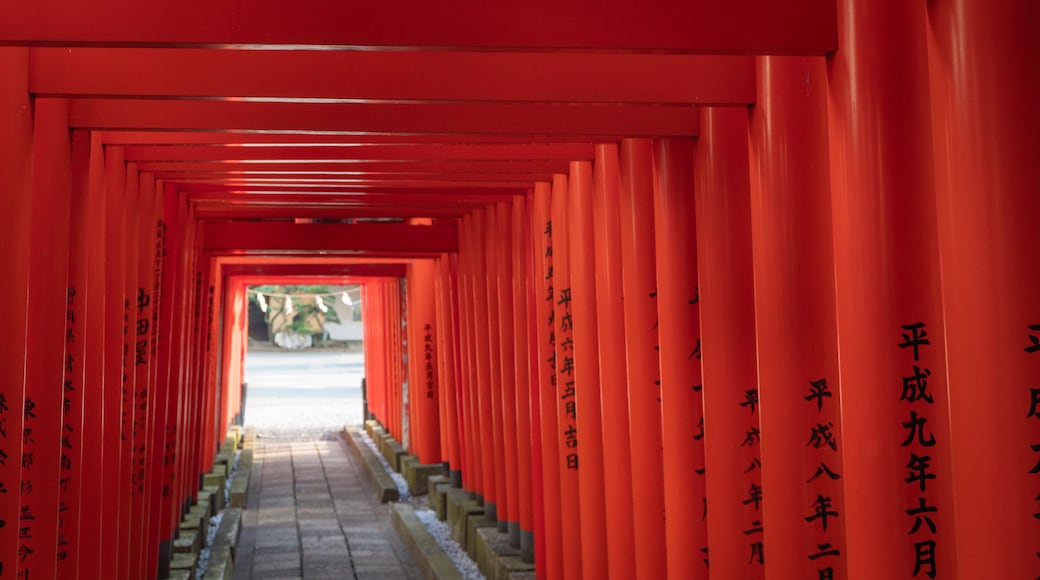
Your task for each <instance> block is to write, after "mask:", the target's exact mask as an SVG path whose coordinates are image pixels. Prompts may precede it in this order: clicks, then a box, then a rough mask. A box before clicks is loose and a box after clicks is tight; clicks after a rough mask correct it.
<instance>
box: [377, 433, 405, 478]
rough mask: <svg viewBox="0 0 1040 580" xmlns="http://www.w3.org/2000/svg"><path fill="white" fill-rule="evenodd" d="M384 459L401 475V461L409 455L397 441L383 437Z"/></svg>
mask: <svg viewBox="0 0 1040 580" xmlns="http://www.w3.org/2000/svg"><path fill="white" fill-rule="evenodd" d="M382 451H383V458H384V459H386V462H387V463H389V464H390V467H391V468H393V470H394V471H396V472H398V473H401V459H402V458H403V457H404V456H405V455H408V453H407V452H406V451H405V450H404V447H401V444H400V443H398V442H397V440H396V439H394V438H393V437H390V436H386V437H383V449H382Z"/></svg>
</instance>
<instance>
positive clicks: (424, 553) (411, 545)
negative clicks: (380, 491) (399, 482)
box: [390, 503, 459, 579]
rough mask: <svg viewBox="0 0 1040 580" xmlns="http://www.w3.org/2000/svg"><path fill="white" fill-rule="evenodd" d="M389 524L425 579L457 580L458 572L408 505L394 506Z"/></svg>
mask: <svg viewBox="0 0 1040 580" xmlns="http://www.w3.org/2000/svg"><path fill="white" fill-rule="evenodd" d="M390 522H391V523H392V524H393V526H394V531H396V532H397V535H398V536H399V537H400V538H401V541H402V542H403V543H404V545H405V546H406V547H407V548H408V550H409V551H410V552H411V553H412V557H413V559H414V560H415V563H416V564H417V565H418V567H419V569H420V571H421V572H422V574H423V577H425V578H444V579H448V578H458V577H459V572H458V570H457V569H456V568H455V564H454V563H452V561H451V558H449V557H448V556H447V554H445V553H444V550H442V549H441V547H440V545H438V544H437V540H435V539H434V538H433V536H432V535H430V532H429V531H427V530H426V526H424V525H423V523H422V522H421V521H419V518H418V517H417V516H416V515H415V511H414V510H413V509H412V507H411V506H410V505H408V504H400V503H399V504H394V506H393V508H392V509H391V510H390Z"/></svg>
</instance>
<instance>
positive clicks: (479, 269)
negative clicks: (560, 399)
mask: <svg viewBox="0 0 1040 580" xmlns="http://www.w3.org/2000/svg"><path fill="white" fill-rule="evenodd" d="M472 218H473V229H472V231H471V234H472V237H471V238H470V240H471V242H472V243H473V245H472V246H471V248H473V251H474V252H473V258H472V260H473V261H472V266H473V277H472V280H471V284H472V292H473V306H474V309H473V326H474V328H475V332H474V335H473V336H474V339H475V341H476V342H475V344H476V349H475V350H474V358H475V359H476V363H477V364H476V367H477V375H476V382H475V383H474V396H475V398H476V401H477V405H478V407H477V409H476V411H477V412H476V413H475V414H476V415H478V416H479V418H480V423H479V431H478V432H477V433H478V436H479V437H481V438H482V442H481V462H480V470H481V475H480V480H481V484H482V488H483V489H482V490H481V491H482V493H483V498H482V499H483V501H484V506H485V508H486V509H487V512H488V515H489V516H491V515H494V510H495V507H494V506H495V505H496V503H497V502H498V487H497V485H496V480H495V465H494V463H495V461H494V457H495V445H494V437H493V434H494V433H493V432H494V424H495V423H494V419H493V406H492V403H491V390H492V389H491V380H492V379H491V347H490V340H491V339H490V337H489V334H490V333H489V329H488V325H487V322H485V321H487V320H489V317H488V313H487V311H488V292H487V278H488V274H487V267H486V259H485V255H484V254H485V253H486V252H487V250H488V249H487V247H486V244H487V242H486V228H485V226H486V220H485V212H483V211H477V212H474V213H473V215H472ZM488 504H490V506H489V505H488Z"/></svg>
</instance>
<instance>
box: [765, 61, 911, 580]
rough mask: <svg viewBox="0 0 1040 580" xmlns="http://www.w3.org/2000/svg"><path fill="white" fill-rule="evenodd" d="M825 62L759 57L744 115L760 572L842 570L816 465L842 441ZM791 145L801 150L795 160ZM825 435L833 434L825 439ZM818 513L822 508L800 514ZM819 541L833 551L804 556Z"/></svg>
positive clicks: (835, 454)
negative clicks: (757, 403)
mask: <svg viewBox="0 0 1040 580" xmlns="http://www.w3.org/2000/svg"><path fill="white" fill-rule="evenodd" d="M825 65H826V63H824V62H823V61H822V60H821V59H810V58H804V59H802V58H799V59H781V58H774V57H762V58H761V59H760V62H759V75H760V83H759V87H760V93H761V94H760V99H759V104H758V105H756V107H755V109H754V110H753V111H752V114H751V122H750V126H751V129H750V137H751V139H750V147H749V150H750V166H751V172H750V175H751V181H750V183H751V238H752V259H753V267H754V277H755V326H756V331H757V334H758V336H759V337H761V340H759V341H758V379H759V389H760V394H759V398H760V400H761V401H762V402H763V404H762V414H761V419H760V421H761V425H762V427H761V432H760V434H759V435H760V438H755V437H750V438H747V440H748V446H755V447H757V448H758V449H760V450H761V460H762V461H761V463H762V465H761V467H762V489H763V494H765V495H764V496H763V500H764V501H763V503H762V515H763V520H762V525H763V526H764V528H765V529H764V531H763V538H764V543H765V550H766V552H767V555H766V558H765V576H766V577H767V578H769V577H773V576H777V577H780V578H802V577H811V576H814V575H815V576H819V575H820V574H821V572H820V570H824V572H822V573H823V574H826V573H827V572H826V569H827V568H831V569H832V572H833V575H834V577H835V578H839V577H844V576H845V555H846V554H847V550H846V545H845V541H844V532H843V524H844V519H843V517H844V516H845V510H844V501H843V495H842V492H843V486H842V485H841V483H842V482H841V481H840V480H834V479H832V478H831V476H830V475H827V474H826V473H825V472H824V471H823V470H822V467H821V463H823V464H825V465H826V466H827V468H828V469H829V470H830V471H831V472H832V473H835V474H836V475H838V476H839V477H841V473H842V471H841V469H839V468H838V467H837V466H838V465H842V463H841V450H842V447H841V445H842V444H843V443H842V442H843V441H845V439H844V438H843V436H842V433H841V419H840V413H839V409H840V408H841V398H840V391H839V389H838V388H836V387H837V384H836V383H837V376H838V374H837V373H838V361H837V337H836V328H835V320H834V316H835V314H834V302H833V301H834V256H833V251H832V245H833V237H832V231H831V223H830V220H831V208H830V180H829V177H828V172H827V171H825V170H822V169H821V166H820V162H819V160H820V159H825V158H826V157H827V154H828V152H827V119H826V101H825V99H826V94H825V78H826V71H825V68H826V67H825ZM807 78H808V79H809V80H810V82H809V83H808V84H806V79H807ZM766 87H768V88H769V90H768V92H766V90H765V88H766ZM806 87H808V88H809V89H808V90H807V89H806ZM794 150H798V151H801V152H802V154H800V155H798V156H794V157H792V156H791V155H789V152H790V151H794ZM766 337H768V339H767V338H766ZM821 380H823V381H826V390H827V391H829V392H830V393H831V395H829V396H827V395H822V394H821V395H820V396H819V397H818V398H814V397H810V398H808V399H807V398H806V396H807V395H810V394H811V393H813V392H814V391H815V392H822V389H823V387H824V385H823V383H820V382H819V381H821ZM812 382H816V383H817V385H819V386H817V387H813V385H812ZM898 427H899V425H898V423H897V424H895V425H893V428H898ZM814 430H816V431H815V433H816V439H815V444H813V443H812V442H813V437H814V435H813V434H814ZM827 436H829V437H830V442H835V441H836V442H835V443H834V445H833V446H832V445H830V442H828V439H827ZM752 441H753V442H752ZM818 469H819V470H821V471H820V475H819V476H818V477H815V478H814V477H813V476H814V475H815V474H816V472H817V470H818ZM770 497H779V498H783V499H782V500H780V501H770V500H769V498H770ZM853 500H854V498H853ZM814 506H815V507H814ZM828 506H829V507H828ZM817 510H819V511H820V513H821V516H819V517H815V518H814V519H812V520H806V519H805V518H806V517H814V516H815V514H816V513H817ZM835 512H836V513H837V514H838V515H839V517H837V519H835V517H834V516H833V515H829V516H826V521H827V526H826V529H824V526H823V518H824V516H823V515H822V514H825V513H826V514H833V513H835ZM806 524H811V525H808V526H807V525H806ZM907 530H909V528H907ZM824 544H829V545H830V548H833V549H836V550H838V551H839V552H840V554H838V555H829V556H821V557H819V558H817V559H818V560H819V561H818V562H817V561H816V560H817V559H813V560H810V559H809V557H810V556H812V555H815V554H817V553H819V552H821V549H820V547H819V546H821V545H824ZM830 548H824V549H823V550H822V551H829V550H830Z"/></svg>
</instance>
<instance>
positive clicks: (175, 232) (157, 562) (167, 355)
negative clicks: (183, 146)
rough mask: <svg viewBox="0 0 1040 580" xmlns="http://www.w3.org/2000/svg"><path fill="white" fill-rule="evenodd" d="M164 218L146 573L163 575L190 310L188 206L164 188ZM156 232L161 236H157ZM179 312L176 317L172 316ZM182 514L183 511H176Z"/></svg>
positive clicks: (170, 540)
mask: <svg viewBox="0 0 1040 580" xmlns="http://www.w3.org/2000/svg"><path fill="white" fill-rule="evenodd" d="M161 191H162V208H163V221H162V224H161V227H162V230H161V238H157V240H156V242H157V244H161V248H160V246H157V250H161V251H159V252H158V255H159V261H158V262H157V265H158V266H159V267H160V268H161V271H160V279H159V282H160V286H161V290H160V296H161V299H160V303H159V319H158V328H157V331H158V337H159V343H158V346H159V357H158V361H157V365H156V366H157V367H158V368H157V373H156V381H155V388H156V393H155V403H156V407H155V419H156V425H155V428H154V429H153V430H152V436H151V439H150V440H149V443H148V444H149V446H150V448H149V452H148V458H149V459H148V460H149V463H150V466H151V472H150V475H149V483H148V487H149V493H150V494H151V497H152V498H153V500H152V501H151V502H150V504H151V505H155V506H157V507H156V508H155V512H154V517H153V523H152V525H151V526H150V529H149V534H150V537H149V545H150V546H154V549H152V551H151V552H150V553H149V554H148V556H149V561H148V565H147V567H146V568H145V574H147V575H149V576H150V575H152V574H155V575H156V576H157V577H161V576H162V575H163V574H164V573H165V572H166V569H167V567H168V566H167V565H168V563H169V562H168V561H169V558H170V557H171V555H172V549H173V539H174V538H173V535H174V525H175V524H176V522H174V521H173V519H174V510H173V503H172V501H171V500H172V498H173V495H174V494H173V484H174V477H175V471H174V468H173V466H174V463H175V457H174V453H175V451H174V449H175V445H176V435H177V431H178V415H177V410H178V400H179V399H180V396H181V382H180V380H179V368H178V358H179V350H180V346H181V342H180V339H179V337H180V333H181V332H182V326H181V323H182V321H184V320H185V319H186V318H187V312H188V311H187V309H186V308H183V307H182V306H181V304H182V302H181V301H182V295H183V291H182V289H183V272H182V270H181V269H180V267H179V265H180V263H181V262H182V261H183V259H182V258H181V256H180V254H181V252H180V249H181V246H182V240H183V236H184V229H185V228H184V221H183V220H184V206H183V205H182V204H180V203H178V202H179V198H178V196H177V194H176V191H175V190H173V189H171V188H168V187H165V186H164V187H163V188H162V190H161ZM157 235H158V234H157ZM174 310H176V316H174ZM178 515H179V514H178Z"/></svg>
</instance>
